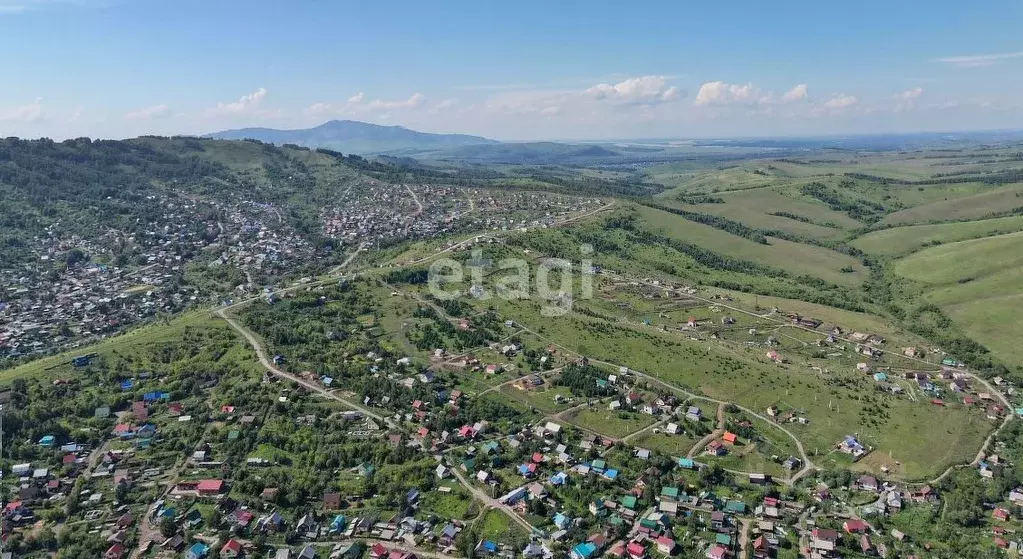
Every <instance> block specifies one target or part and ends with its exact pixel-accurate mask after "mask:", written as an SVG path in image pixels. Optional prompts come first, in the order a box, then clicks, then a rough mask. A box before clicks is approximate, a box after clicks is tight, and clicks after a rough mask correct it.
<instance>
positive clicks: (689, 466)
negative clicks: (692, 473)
mask: <svg viewBox="0 0 1023 559" xmlns="http://www.w3.org/2000/svg"><path fill="white" fill-rule="evenodd" d="M678 467H679V468H684V469H686V470H695V469H696V463H695V462H693V459H692V458H679V459H678Z"/></svg>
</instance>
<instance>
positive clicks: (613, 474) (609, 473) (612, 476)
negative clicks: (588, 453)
mask: <svg viewBox="0 0 1023 559" xmlns="http://www.w3.org/2000/svg"><path fill="white" fill-rule="evenodd" d="M604 477H605V478H607V479H609V480H611V481H614V480H616V479H618V470H616V469H614V468H608V469H607V470H605V471H604Z"/></svg>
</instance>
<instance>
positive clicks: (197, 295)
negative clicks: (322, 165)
mask: <svg viewBox="0 0 1023 559" xmlns="http://www.w3.org/2000/svg"><path fill="white" fill-rule="evenodd" d="M145 203H146V204H150V205H153V206H154V207H157V208H159V212H158V213H157V214H156V215H158V217H157V218H155V219H151V220H149V221H148V222H147V223H144V224H142V223H139V224H137V227H136V228H135V229H133V230H127V231H121V230H117V229H112V228H111V229H109V230H107V231H105V232H103V233H101V234H99V235H98V236H97V237H95V238H83V237H79V236H77V235H66V234H65V233H63V231H62V228H61V227H60V226H59V225H53V226H50V227H48V228H47V229H46V231H45V234H44V235H40V236H37V237H34V238H33V239H32V240H31V244H30V246H29V253H30V254H31V255H32V258H34V260H35V262H34V263H33V264H32V265H24V264H23V263H21V264H22V265H18V264H19V263H12V264H11V265H9V266H8V264H7V263H6V262H0V358H2V357H11V358H18V357H25V356H33V355H39V354H45V353H48V352H52V351H54V350H59V349H67V348H69V347H75V346H77V345H80V344H82V343H84V342H87V341H89V340H92V339H96V338H98V337H100V336H104V335H108V334H111V333H114V332H118V331H120V330H122V329H124V328H126V327H128V326H131V325H133V324H137V323H139V322H140V321H143V320H146V319H148V318H150V317H153V316H155V315H156V314H158V313H165V314H171V313H175V312H179V311H181V310H183V309H185V308H186V307H188V306H189V305H192V304H198V303H206V302H208V301H209V300H210V297H211V296H214V295H216V294H214V293H201V292H200V291H199V289H198V288H196V287H194V286H189V285H184V284H183V283H181V282H178V281H176V279H177V278H180V277H181V275H182V274H183V273H184V269H185V266H186V264H188V263H189V262H190V260H191V259H192V258H193V257H194V255H195V254H197V253H199V252H201V251H208V250H217V251H219V253H217V254H215V256H216V258H215V259H214V260H213V261H212V263H211V264H210V266H217V265H229V266H233V267H237V268H239V269H241V270H243V271H244V272H246V273H249V272H256V271H263V272H265V273H270V272H272V271H276V272H283V271H286V269H290V268H292V267H293V265H295V264H297V263H302V262H305V261H308V260H309V259H310V258H311V257H312V256H313V250H312V247H311V245H310V244H309V242H308V241H307V240H306V239H305V238H304V237H302V236H301V235H299V234H298V233H297V232H296V231H294V230H293V228H291V227H289V226H288V225H287V224H286V223H281V222H280V216H279V214H277V213H275V212H276V210H275V209H274V208H270V207H267V206H265V205H263V204H257V203H252V202H236V201H231V202H224V201H217V200H206V199H203V200H191V199H188V198H187V197H185V196H184V195H182V196H178V197H176V198H175V199H174V200H171V199H169V198H164V197H161V196H157V195H153V196H149V197H147V200H146V202H145ZM218 214H219V216H220V221H217V218H214V217H211V216H214V215H218ZM126 248H127V249H131V250H132V252H133V255H132V256H131V258H130V259H128V260H123V259H118V258H117V256H118V254H120V253H121V252H123V251H124V250H125V249H126ZM104 262H111V263H110V264H107V263H104ZM51 270H52V271H51ZM240 287H242V288H243V289H245V287H244V286H240Z"/></svg>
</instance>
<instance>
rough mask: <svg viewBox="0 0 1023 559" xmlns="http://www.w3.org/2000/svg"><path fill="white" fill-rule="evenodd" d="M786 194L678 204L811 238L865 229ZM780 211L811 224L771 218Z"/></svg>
mask: <svg viewBox="0 0 1023 559" xmlns="http://www.w3.org/2000/svg"><path fill="white" fill-rule="evenodd" d="M783 191H787V189H777V188H758V189H755V190H746V191H740V192H729V193H727V194H722V195H720V198H722V199H723V200H724V203H723V204H700V205H697V206H692V205H684V204H676V205H677V206H678V207H680V208H683V209H687V210H689V211H697V212H704V213H710V214H715V215H720V216H723V217H727V218H729V219H733V220H735V221H740V222H742V223H745V224H746V225H748V226H750V227H755V228H757V229H765V230H771V229H780V230H782V231H787V232H789V233H792V234H795V235H802V236H806V237H811V238H820V239H831V238H838V237H841V236H842V235H843V233H844V231H846V230H850V229H857V228H859V227H862V224H861V223H859V222H858V221H856V220H855V219H853V218H851V217H849V216H848V215H846V214H844V213H842V212H836V211H834V210H831V209H830V208H828V207H826V206H824V205H823V204H816V203H812V202H807V201H804V200H797V199H795V198H793V197H791V196H786V195H785V194H784V193H783ZM779 212H784V213H789V214H793V215H797V216H800V217H803V218H806V219H807V220H809V221H810V222H812V223H807V222H804V221H800V220H796V219H792V218H789V217H783V216H778V215H772V214H776V213H779ZM823 224H827V225H834V226H835V227H829V226H826V225H823Z"/></svg>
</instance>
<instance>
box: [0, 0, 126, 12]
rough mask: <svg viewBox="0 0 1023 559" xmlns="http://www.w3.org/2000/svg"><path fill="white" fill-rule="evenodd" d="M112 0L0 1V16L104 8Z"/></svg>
mask: <svg viewBox="0 0 1023 559" xmlns="http://www.w3.org/2000/svg"><path fill="white" fill-rule="evenodd" d="M111 1H112V0H110V1H107V0H100V1H97V0H0V15H17V14H21V13H25V12H28V11H30V10H40V9H44V8H49V7H60V6H75V7H90V6H99V7H102V6H106V5H108V4H110V3H111Z"/></svg>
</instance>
